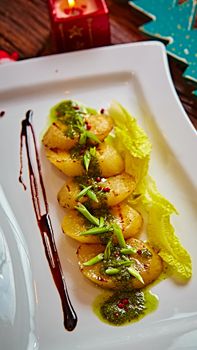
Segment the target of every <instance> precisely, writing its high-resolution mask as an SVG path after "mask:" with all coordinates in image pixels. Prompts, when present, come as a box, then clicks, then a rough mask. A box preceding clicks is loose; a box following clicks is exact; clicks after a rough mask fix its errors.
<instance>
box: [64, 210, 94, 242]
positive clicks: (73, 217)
mask: <svg viewBox="0 0 197 350" xmlns="http://www.w3.org/2000/svg"><path fill="white" fill-rule="evenodd" d="M88 228H89V227H88V225H87V220H86V219H85V218H84V217H83V216H82V215H81V214H79V213H78V212H77V210H74V209H69V210H67V212H66V215H65V216H64V218H63V221H62V230H63V232H64V233H65V234H66V235H67V236H69V237H71V238H73V239H75V240H77V241H79V242H81V243H100V240H99V238H98V237H97V236H93V235H91V236H90V235H89V236H80V233H81V232H82V231H86V230H87V229H88Z"/></svg>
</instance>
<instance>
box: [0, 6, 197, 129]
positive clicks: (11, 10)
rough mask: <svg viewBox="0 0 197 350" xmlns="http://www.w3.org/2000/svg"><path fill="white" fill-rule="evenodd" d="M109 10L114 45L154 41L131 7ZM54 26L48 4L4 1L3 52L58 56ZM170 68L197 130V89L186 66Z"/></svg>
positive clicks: (1, 17)
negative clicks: (142, 30) (195, 93)
mask: <svg viewBox="0 0 197 350" xmlns="http://www.w3.org/2000/svg"><path fill="white" fill-rule="evenodd" d="M106 3H107V6H108V8H109V17H110V28H111V44H112V45H116V44H121V43H131V42H137V41H144V40H150V38H148V37H147V36H145V35H143V34H142V33H140V31H139V29H138V27H139V26H140V25H141V24H143V23H145V22H147V21H148V18H147V17H146V16H145V15H143V14H140V13H139V12H137V11H136V10H134V9H133V8H132V7H131V6H129V5H128V4H127V3H126V4H121V3H119V2H118V1H117V0H116V1H115V0H106ZM50 31H51V26H50V20H49V14H48V5H47V0H9V1H8V0H1V6H0V50H5V51H7V52H8V53H10V54H11V53H13V52H14V51H17V52H18V53H19V55H20V59H25V58H29V57H37V56H43V55H46V54H47V55H49V54H53V53H55V50H54V47H53V45H52V41H51V36H50ZM169 66H170V71H171V74H172V78H173V81H174V85H175V88H176V91H177V93H178V95H179V97H180V99H181V102H182V104H183V107H184V109H185V110H186V112H187V114H188V116H189V118H190V120H191V121H192V123H193V125H194V126H195V127H196V129H197V98H196V97H195V96H193V95H192V91H193V90H194V89H196V85H194V83H192V82H191V81H187V80H186V79H184V78H183V77H182V73H183V71H184V69H185V68H186V66H185V65H184V64H183V63H180V62H178V61H176V60H175V59H173V58H171V57H169Z"/></svg>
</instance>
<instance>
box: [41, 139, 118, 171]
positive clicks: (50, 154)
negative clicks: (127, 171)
mask: <svg viewBox="0 0 197 350" xmlns="http://www.w3.org/2000/svg"><path fill="white" fill-rule="evenodd" d="M96 154H97V156H96V157H97V159H98V164H99V167H100V171H101V175H102V176H104V177H109V176H113V175H117V174H120V173H122V171H123V170H124V162H123V159H122V158H121V156H120V154H119V153H118V152H117V150H116V149H115V148H114V147H113V146H111V145H108V144H107V143H106V142H103V143H102V144H101V145H100V146H99V147H98V149H97V152H96ZM46 156H47V158H48V159H49V161H50V162H51V163H52V164H53V165H55V166H56V167H57V168H58V169H59V170H61V171H62V172H63V173H64V174H66V175H67V176H80V175H83V174H85V169H84V167H83V164H82V159H80V158H79V159H76V158H73V157H71V155H70V153H69V152H68V151H61V150H57V149H54V150H52V149H49V148H46Z"/></svg>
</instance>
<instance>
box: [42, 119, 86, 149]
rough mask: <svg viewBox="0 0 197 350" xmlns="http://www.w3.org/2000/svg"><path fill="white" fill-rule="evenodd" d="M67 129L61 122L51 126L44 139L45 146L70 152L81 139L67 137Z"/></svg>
mask: <svg viewBox="0 0 197 350" xmlns="http://www.w3.org/2000/svg"><path fill="white" fill-rule="evenodd" d="M66 129H67V128H66V126H65V125H64V124H62V123H61V122H58V121H56V122H54V123H53V124H52V125H50V126H49V128H48V129H47V131H46V132H45V134H44V136H43V138H42V143H43V145H44V146H46V147H48V148H52V149H59V150H65V151H68V150H69V149H70V148H72V147H74V145H75V144H76V142H77V141H78V139H79V137H78V136H75V137H74V138H71V137H68V136H66V135H65V132H66Z"/></svg>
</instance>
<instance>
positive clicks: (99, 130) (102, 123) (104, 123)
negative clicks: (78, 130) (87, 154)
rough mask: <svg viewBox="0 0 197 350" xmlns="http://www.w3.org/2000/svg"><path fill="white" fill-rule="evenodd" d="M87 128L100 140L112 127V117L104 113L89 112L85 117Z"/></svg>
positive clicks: (102, 139)
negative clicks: (94, 113)
mask: <svg viewBox="0 0 197 350" xmlns="http://www.w3.org/2000/svg"><path fill="white" fill-rule="evenodd" d="M85 120H86V122H87V123H88V127H89V128H90V129H89V130H90V131H91V132H92V133H93V134H94V135H96V136H97V137H98V139H99V140H100V141H101V142H102V141H104V139H105V138H106V137H107V135H108V134H109V133H110V131H111V130H112V129H113V121H112V118H111V117H109V116H107V115H105V114H97V115H93V114H90V115H89V116H87V117H85Z"/></svg>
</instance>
